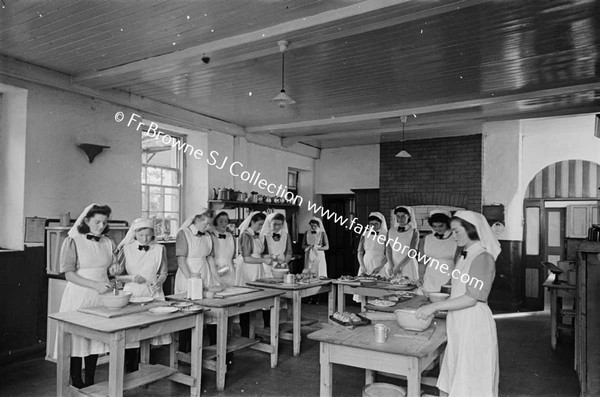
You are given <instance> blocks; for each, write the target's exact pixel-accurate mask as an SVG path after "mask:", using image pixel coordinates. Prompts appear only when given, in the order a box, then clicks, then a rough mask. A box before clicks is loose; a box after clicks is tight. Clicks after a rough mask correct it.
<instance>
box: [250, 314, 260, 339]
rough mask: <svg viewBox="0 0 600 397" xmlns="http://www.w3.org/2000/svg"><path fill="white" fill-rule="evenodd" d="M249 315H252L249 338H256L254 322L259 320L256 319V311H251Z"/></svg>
mask: <svg viewBox="0 0 600 397" xmlns="http://www.w3.org/2000/svg"><path fill="white" fill-rule="evenodd" d="M249 316H250V329H249V330H248V338H250V339H256V332H255V331H254V322H255V321H258V320H257V319H256V312H252V313H250V314H249Z"/></svg>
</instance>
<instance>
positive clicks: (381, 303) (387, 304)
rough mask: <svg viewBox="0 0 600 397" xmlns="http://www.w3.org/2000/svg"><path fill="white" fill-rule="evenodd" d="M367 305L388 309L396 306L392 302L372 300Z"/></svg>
mask: <svg viewBox="0 0 600 397" xmlns="http://www.w3.org/2000/svg"><path fill="white" fill-rule="evenodd" d="M369 303H370V304H371V305H373V306H379V307H390V306H394V305H395V304H396V302H392V301H389V300H386V299H374V300H372V301H369Z"/></svg>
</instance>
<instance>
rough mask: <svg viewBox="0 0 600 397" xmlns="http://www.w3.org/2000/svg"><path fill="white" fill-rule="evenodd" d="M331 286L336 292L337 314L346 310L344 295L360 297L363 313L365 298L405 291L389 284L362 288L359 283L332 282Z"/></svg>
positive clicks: (380, 296)
mask: <svg viewBox="0 0 600 397" xmlns="http://www.w3.org/2000/svg"><path fill="white" fill-rule="evenodd" d="M333 285H335V286H336V290H337V311H338V312H344V311H345V309H346V301H345V300H344V295H354V294H356V295H361V302H360V308H361V310H362V311H364V310H365V305H366V303H367V299H366V297H374V298H382V297H384V296H386V295H392V294H394V293H395V292H402V291H406V289H405V288H402V287H399V286H397V285H393V284H389V283H382V284H376V285H374V286H373V287H362V286H360V283H359V282H346V281H340V280H333Z"/></svg>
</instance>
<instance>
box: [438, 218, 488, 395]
mask: <svg viewBox="0 0 600 397" xmlns="http://www.w3.org/2000/svg"><path fill="white" fill-rule="evenodd" d="M469 222H470V221H469ZM467 251H468V255H467V258H460V259H459V260H458V262H457V263H456V269H457V270H458V271H460V274H468V273H469V269H470V267H471V264H472V263H473V260H474V259H475V258H476V257H477V256H479V255H480V254H484V253H485V252H487V250H486V249H485V248H484V247H483V245H482V244H480V243H476V244H473V245H472V246H471V247H469V248H468V249H467ZM465 293H466V284H465V283H463V282H461V281H460V280H457V279H454V278H453V279H452V291H451V293H450V298H451V299H454V298H457V297H459V296H462V295H465ZM446 332H447V334H448V345H447V347H446V352H445V354H444V359H443V361H442V365H441V368H440V376H439V378H438V381H437V387H438V388H439V389H440V390H443V391H445V392H446V393H448V394H449V396H450V397H468V396H477V397H496V396H498V378H499V374H500V370H499V365H498V337H497V334H496V323H495V322H494V318H493V317H492V312H491V310H490V308H489V307H488V305H487V304H486V303H484V302H480V301H477V303H476V304H475V305H474V306H471V307H468V308H465V309H461V310H451V311H449V312H448V317H447V320H446Z"/></svg>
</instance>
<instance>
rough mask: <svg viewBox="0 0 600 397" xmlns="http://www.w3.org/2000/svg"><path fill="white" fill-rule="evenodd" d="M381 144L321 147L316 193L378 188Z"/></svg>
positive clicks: (317, 163)
mask: <svg viewBox="0 0 600 397" xmlns="http://www.w3.org/2000/svg"><path fill="white" fill-rule="evenodd" d="M379 167H380V165H379V145H363V146H349V147H342V148H335V149H324V150H321V158H320V159H318V160H317V161H316V172H315V174H316V178H315V193H316V194H351V193H352V190H351V189H378V188H379Z"/></svg>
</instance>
